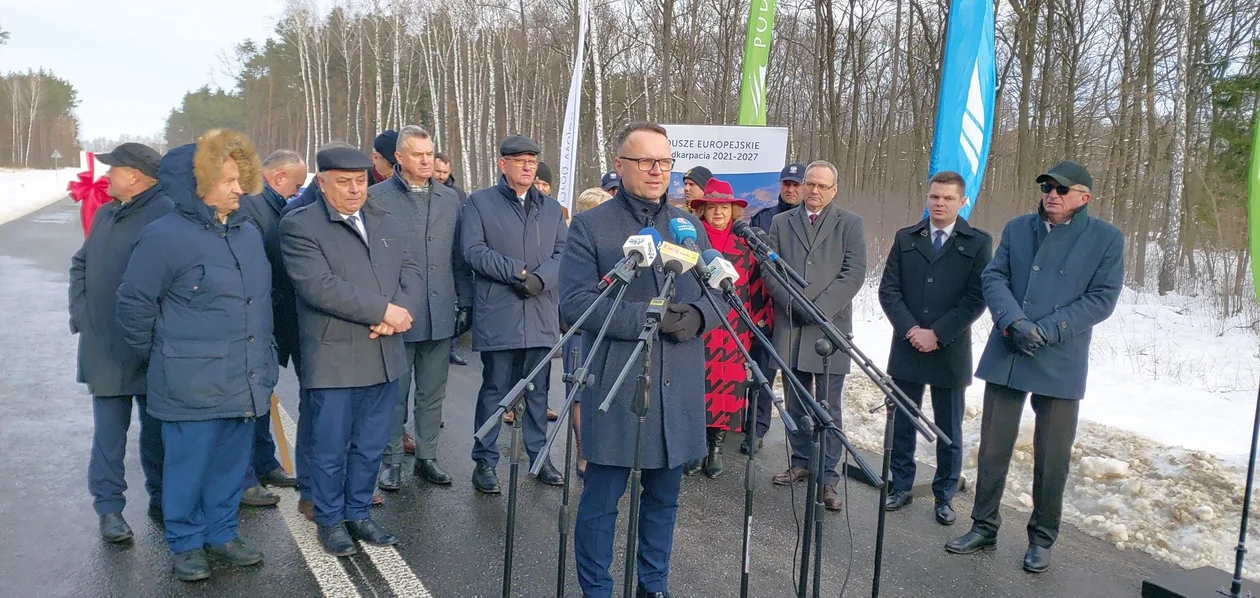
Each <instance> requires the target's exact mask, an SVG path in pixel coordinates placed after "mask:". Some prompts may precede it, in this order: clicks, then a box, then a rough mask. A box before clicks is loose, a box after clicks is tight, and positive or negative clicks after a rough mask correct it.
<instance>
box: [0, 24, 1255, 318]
mask: <svg viewBox="0 0 1260 598" xmlns="http://www.w3.org/2000/svg"><path fill="white" fill-rule="evenodd" d="M996 7H997V14H998V18H997V29H998V30H997V53H998V56H997V64H998V108H997V114H996V123H995V134H994V140H993V144H992V154H991V156H990V160H989V168H988V172H987V173H986V177H985V184H984V189H982V190H981V192H980V194H979V199H978V204H977V205H978V207H977V209H976V211H975V212H974V214H973V218H972V219H973V222H974V223H975V224H977V225H979V226H981V227H984V228H986V229H988V230H990V231H994V232H996V231H999V230H1000V228H1001V225H1002V223H1003V222H1005V220H1007V219H1008V218H1010V217H1012V216H1014V215H1016V214H1018V213H1022V212H1026V211H1028V210H1030V209H1032V208H1033V206H1034V205H1035V202H1036V200H1037V198H1038V194H1037V192H1036V190H1035V185H1034V183H1033V179H1034V178H1035V176H1036V175H1037V174H1038V172H1040V171H1041V169H1044V168H1046V167H1048V166H1049V165H1050V164H1052V163H1053V162H1055V161H1057V160H1059V159H1063V158H1072V159H1076V160H1078V161H1081V162H1083V163H1085V164H1087V165H1088V166H1089V167H1090V169H1091V171H1092V172H1093V173H1094V175H1095V182H1096V190H1095V201H1094V203H1093V205H1092V207H1091V211H1092V213H1093V214H1095V215H1097V216H1100V217H1102V218H1105V219H1107V220H1109V221H1111V222H1113V223H1115V224H1116V225H1117V226H1119V227H1120V228H1121V229H1122V230H1124V231H1125V234H1126V237H1127V240H1128V241H1129V244H1128V252H1127V254H1128V264H1127V265H1128V268H1127V272H1128V279H1129V283H1130V284H1131V285H1133V286H1135V287H1138V288H1150V289H1156V288H1158V289H1159V290H1160V291H1161V292H1167V291H1177V292H1181V293H1186V294H1198V293H1203V292H1209V293H1211V294H1213V295H1219V296H1220V297H1222V299H1221V304H1220V305H1219V308H1220V310H1221V313H1222V314H1230V313H1236V312H1237V311H1238V310H1240V309H1242V307H1243V305H1242V304H1243V303H1244V302H1242V301H1240V299H1242V298H1244V297H1245V295H1246V294H1249V293H1250V281H1249V278H1250V277H1248V276H1246V272H1247V262H1248V261H1249V260H1248V258H1249V256H1248V254H1247V249H1246V231H1245V223H1246V204H1245V198H1246V174H1247V164H1248V161H1249V156H1250V146H1251V134H1252V127H1253V125H1252V122H1253V117H1254V115H1255V110H1256V106H1257V101H1258V100H1260V93H1258V92H1260V43H1257V36H1256V34H1257V26H1258V22H1260V1H1258V0H1104V1H1102V2H1086V1H1085V0H998V2H997V4H996ZM947 8H948V2H947V0H833V1H832V2H826V3H823V2H817V1H815V2H802V1H800V0H783V1H782V2H780V3H779V6H778V13H777V17H776V20H777V22H776V30H775V37H774V43H773V46H772V54H771V62H770V70H769V76H768V88H769V90H770V92H769V93H770V95H769V98H768V104H769V124H770V125H772V126H784V127H788V128H789V129H790V131H791V141H790V144H791V145H790V155H789V159H798V160H802V161H805V160H809V159H816V158H824V159H831V160H833V161H835V162H836V163H837V164H839V165H840V167H841V181H840V184H841V190H840V195H839V201H840V202H841V203H842V204H843V205H845V206H846V207H848V208H851V209H854V210H855V211H857V212H858V213H860V214H862V215H863V216H864V217H865V218H866V220H867V231H868V236H869V237H870V246H871V248H872V257H873V258H877V257H882V251H883V249H882V248H883V247H885V246H886V243H887V239H888V238H889V236H890V235H891V233H892V232H893V231H894V230H896V229H897V228H898V227H900V226H903V225H905V224H906V223H907V222H909V221H912V220H913V219H915V218H917V216H918V214H919V213H920V210H921V205H922V204H921V202H922V192H923V180H924V178H925V177H926V171H927V165H928V157H929V151H930V145H931V139H932V128H933V121H934V116H935V102H936V95H937V88H938V83H939V81H938V79H939V68H940V64H941V54H942V51H943V42H944V36H945V25H946V19H947V16H948V10H947ZM577 10H578V4H577V2H576V1H575V0H563V1H560V2H555V1H538V0H517V1H516V2H504V1H501V0H492V1H491V2H488V3H487V2H474V1H472V0H455V1H453V2H442V3H437V2H432V1H430V0H334V2H332V3H331V4H329V3H327V2H325V3H322V4H321V5H320V6H319V7H318V8H317V7H316V6H315V5H314V4H311V3H309V2H306V1H303V0H292V1H291V2H290V4H289V5H288V6H287V8H286V10H285V13H284V14H283V15H281V16H280V18H279V19H278V25H277V28H276V31H275V35H274V36H273V38H271V39H268V40H265V41H262V42H253V41H247V42H243V43H241V44H240V45H239V46H237V48H236V51H235V53H234V55H233V56H231V57H229V59H228V61H229V62H230V63H231V64H230V70H231V72H232V75H233V76H234V78H235V86H234V88H232V89H228V90H212V89H210V88H203V89H200V90H195V91H193V92H191V93H189V95H188V96H187V97H186V98H185V101H184V102H183V103H182V105H180V106H179V107H177V108H176V109H175V110H173V111H172V113H171V116H170V120H169V122H168V126H167V131H166V134H167V141H168V142H169V143H170V144H172V145H174V144H177V143H181V142H187V141H191V140H192V139H194V138H195V137H196V135H198V134H199V133H200V132H201V131H204V130H206V129H207V128H210V127H215V126H232V127H237V128H240V129H242V130H244V131H245V132H246V133H247V134H249V135H250V136H251V137H253V138H254V140H255V141H256V142H257V144H258V145H259V147H260V148H264V149H272V148H278V147H289V148H295V149H297V150H299V151H300V152H304V153H305V154H306V155H308V156H310V155H311V154H312V153H313V151H314V149H315V148H316V147H318V146H319V145H320V144H322V143H324V142H327V141H330V140H335V139H343V140H347V141H350V142H351V143H355V144H357V145H359V146H360V147H363V148H368V147H370V143H371V139H372V137H373V136H374V135H375V134H376V132H377V131H379V130H381V129H385V128H397V127H398V126H399V125H400V124H404V123H412V122H414V123H419V124H421V125H424V126H426V127H427V128H429V129H430V130H431V131H432V132H433V134H434V135H435V138H436V141H437V144H438V146H439V148H440V149H442V150H446V151H450V152H453V153H454V154H455V156H456V164H455V171H456V174H457V176H459V177H460V179H461V181H462V182H463V183H464V184H465V185H467V186H470V187H478V186H482V185H486V184H489V183H491V182H492V181H493V180H494V178H495V176H496V173H495V170H494V168H495V166H494V161H493V160H492V159H491V158H492V157H493V155H494V148H495V146H496V144H497V142H498V140H499V139H500V138H502V137H503V136H505V135H507V134H511V133H522V134H525V135H529V136H531V137H533V138H535V139H536V140H537V141H538V142H539V143H540V144H541V145H542V147H543V148H544V152H545V155H544V159H550V160H554V159H555V158H556V152H557V150H558V145H559V137H560V129H561V121H562V118H563V113H564V108H565V107H564V101H565V95H566V91H567V86H568V79H569V75H570V69H571V63H572V59H573V55H574V52H575V45H574V39H575V36H576V24H577ZM746 14H747V0H602V1H597V2H594V3H593V4H592V10H591V36H590V40H589V45H588V47H587V52H586V56H587V57H588V60H587V63H586V64H585V65H584V67H583V68H585V69H586V70H587V73H586V88H585V90H584V95H583V98H584V105H583V115H582V125H583V131H582V136H581V149H580V152H579V153H580V155H581V164H580V169H579V171H578V172H579V175H580V177H581V178H582V179H583V180H585V181H589V182H591V183H594V182H595V181H597V180H598V175H599V173H600V172H602V171H603V170H605V169H607V168H609V167H610V164H611V149H610V148H609V144H610V139H611V137H612V135H613V134H614V133H615V131H616V129H617V128H618V127H619V126H620V125H622V124H624V123H625V122H627V121H630V120H637V119H650V120H655V121H658V122H676V123H719V124H722V123H725V124H731V123H733V122H734V119H735V116H736V112H737V102H738V89H737V87H738V82H739V75H740V64H741V59H742V45H743V34H744V27H745V23H744V19H745V15H746ZM2 147H3V146H0V148H2ZM872 261H873V262H874V261H877V259H872ZM1246 302H1247V303H1250V302H1251V300H1250V299H1248V300H1247V301H1246Z"/></svg>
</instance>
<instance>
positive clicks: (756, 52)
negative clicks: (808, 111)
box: [736, 0, 775, 125]
mask: <svg viewBox="0 0 1260 598" xmlns="http://www.w3.org/2000/svg"><path fill="white" fill-rule="evenodd" d="M774 5H775V0H752V1H751V2H749V4H748V33H747V34H745V36H744V75H743V77H741V78H740V81H739V120H738V121H736V122H738V123H739V124H741V125H764V124H766V64H767V63H768V62H769V60H770V40H771V39H772V38H773V37H774Z"/></svg>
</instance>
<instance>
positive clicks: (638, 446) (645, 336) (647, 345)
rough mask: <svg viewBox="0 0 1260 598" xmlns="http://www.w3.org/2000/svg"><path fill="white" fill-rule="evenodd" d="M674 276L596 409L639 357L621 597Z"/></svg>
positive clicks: (633, 548) (629, 574)
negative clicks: (656, 352)
mask: <svg viewBox="0 0 1260 598" xmlns="http://www.w3.org/2000/svg"><path fill="white" fill-rule="evenodd" d="M677 276H678V273H677V272H675V271H673V270H672V269H671V270H668V271H667V273H666V275H665V284H664V285H663V288H662V289H661V293H660V294H659V295H657V296H656V297H654V298H653V299H652V300H651V302H650V303H649V305H648V310H647V322H645V323H644V325H643V331H642V332H640V333H639V342H638V343H637V344H636V345H635V346H634V350H632V351H631V352H630V357H629V359H627V360H626V365H625V366H623V367H622V368H621V373H619V374H618V375H617V379H616V380H615V381H614V382H613V385H612V388H610V389H609V390H608V396H607V397H605V398H604V402H603V403H601V404H600V406H599V412H600V413H608V407H609V405H610V404H612V400H613V399H614V398H616V396H617V391H618V390H620V389H621V385H622V383H624V382H625V379H626V376H627V375H628V374H629V373H630V367H631V366H633V365H634V362H635V359H636V358H638V357H640V356H642V360H641V363H642V366H643V371H642V373H640V374H639V377H638V380H637V383H636V385H635V391H634V402H633V407H634V413H635V415H636V416H637V417H638V421H637V422H636V425H635V431H634V466H633V467H631V468H630V523H629V525H628V527H627V529H626V554H625V576H624V577H623V578H622V592H623V593H622V595H623V596H632V595H633V591H634V564H635V563H634V559H635V556H636V554H637V553H638V542H639V502H640V499H639V493H640V492H641V487H642V480H643V426H644V425H645V424H646V423H647V412H648V403H649V401H650V399H651V397H652V388H651V381H652V376H651V372H652V370H651V368H652V344H653V342H654V341H655V340H656V338H657V333H658V332H659V331H660V327H661V318H662V316H663V315H664V313H665V308H666V307H667V306H668V305H669V301H670V300H671V299H673V297H674V279H675V277H677ZM592 354H594V352H592Z"/></svg>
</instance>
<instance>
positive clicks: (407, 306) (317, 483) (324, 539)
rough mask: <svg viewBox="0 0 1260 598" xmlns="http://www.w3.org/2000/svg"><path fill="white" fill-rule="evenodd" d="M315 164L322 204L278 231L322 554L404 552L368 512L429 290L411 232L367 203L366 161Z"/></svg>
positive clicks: (333, 152)
mask: <svg viewBox="0 0 1260 598" xmlns="http://www.w3.org/2000/svg"><path fill="white" fill-rule="evenodd" d="M315 160H316V164H317V166H318V168H319V175H318V177H317V184H318V185H319V188H320V191H322V193H323V197H324V201H321V202H315V203H311V204H310V205H307V206H305V207H302V208H298V209H297V210H294V211H293V212H292V213H290V214H289V215H288V216H286V217H284V219H283V220H281V221H280V235H281V251H282V253H283V256H284V266H285V270H286V271H287V272H288V274H289V278H291V279H292V280H293V288H294V290H295V292H296V295H297V299H298V303H297V310H298V333H299V338H300V347H301V354H302V358H301V359H302V366H303V367H302V371H301V382H302V388H303V389H305V390H306V391H307V392H308V397H307V400H308V403H309V407H310V411H311V439H312V441H311V445H312V446H311V465H312V467H311V495H312V496H311V497H312V499H313V500H314V503H315V523H316V524H318V525H319V540H320V543H321V544H322V545H323V546H324V550H325V551H327V552H328V553H329V554H332V555H334V556H350V555H352V554H355V553H356V552H358V549H357V548H356V547H355V544H354V541H353V540H352V539H351V537H353V538H355V539H359V540H363V541H365V542H369V543H372V544H377V545H383V546H388V545H390V544H394V543H396V542H398V538H397V537H395V536H394V535H393V534H390V533H389V532H386V531H385V530H383V529H381V527H380V526H379V525H377V524H376V523H375V522H373V521H372V520H371V519H370V518H369V516H368V508H369V507H370V506H371V504H372V492H373V490H374V489H375V487H376V473H377V471H378V470H379V469H380V466H381V454H382V453H383V452H384V450H385V444H386V442H388V441H389V428H390V421H391V419H392V418H393V415H394V403H395V402H396V401H398V379H399V378H400V377H402V376H404V375H406V373H407V363H406V354H405V349H404V347H403V338H402V333H405V332H407V330H408V329H409V328H410V327H411V325H412V317H411V314H412V313H414V312H416V311H418V310H417V309H416V305H417V303H418V302H417V301H416V300H415V299H414V298H413V297H417V296H418V295H419V293H422V292H424V289H423V288H422V286H421V285H422V283H421V281H420V279H421V273H420V268H419V267H418V266H417V265H416V262H415V261H413V260H412V259H411V255H410V254H409V253H408V252H407V247H406V244H405V243H404V242H403V241H404V236H405V234H406V233H405V232H404V230H403V228H402V227H401V226H399V225H398V223H396V222H395V221H394V220H393V219H392V218H390V217H389V214H388V213H387V212H385V211H384V210H383V209H381V208H379V207H376V206H373V205H371V204H367V203H366V200H367V172H366V171H367V169H368V168H370V167H371V166H372V163H371V161H370V160H368V157H367V156H365V155H363V153H362V152H360V151H358V150H356V149H353V148H347V147H334V148H330V149H324V150H321V151H320V152H319V153H318V154H316V156H315Z"/></svg>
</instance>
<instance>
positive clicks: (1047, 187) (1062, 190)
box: [1041, 183, 1077, 197]
mask: <svg viewBox="0 0 1260 598" xmlns="http://www.w3.org/2000/svg"><path fill="white" fill-rule="evenodd" d="M1051 191H1055V192H1057V193H1058V194H1059V197H1064V196H1066V195H1067V194H1068V193H1071V192H1073V191H1077V189H1073V188H1071V187H1068V186H1066V185H1054V184H1051V183H1042V184H1041V192H1042V193H1050V192H1051Z"/></svg>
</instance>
